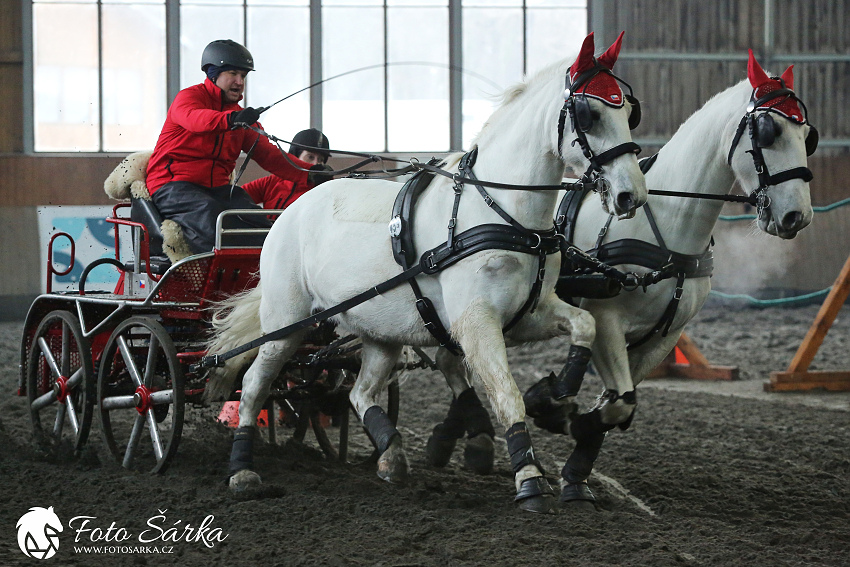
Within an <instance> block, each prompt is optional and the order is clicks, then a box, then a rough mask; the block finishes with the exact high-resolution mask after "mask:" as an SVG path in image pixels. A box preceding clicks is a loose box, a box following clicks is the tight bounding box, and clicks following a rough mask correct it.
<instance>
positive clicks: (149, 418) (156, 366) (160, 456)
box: [97, 317, 184, 473]
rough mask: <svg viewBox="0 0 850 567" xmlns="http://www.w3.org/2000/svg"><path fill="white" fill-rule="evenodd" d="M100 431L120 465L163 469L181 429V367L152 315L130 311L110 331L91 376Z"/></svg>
mask: <svg viewBox="0 0 850 567" xmlns="http://www.w3.org/2000/svg"><path fill="white" fill-rule="evenodd" d="M97 399H98V405H99V407H100V420H101V423H102V424H103V435H104V438H105V439H106V443H107V445H108V446H109V450H110V451H111V452H112V455H113V456H114V457H115V459H116V460H117V461H118V462H119V463H121V465H122V466H123V467H124V468H127V469H133V470H141V471H145V470H148V471H150V472H153V473H163V472H165V470H166V469H167V468H168V465H169V464H170V463H171V460H172V459H173V458H174V455H175V454H176V453H177V446H178V445H179V444H180V435H181V433H182V431H183V412H184V390H183V369H182V367H181V366H180V363H179V362H178V361H177V351H176V349H175V348H174V343H173V342H172V341H171V337H170V336H169V335H168V333H167V332H166V331H165V329H164V328H163V327H162V325H160V324H159V323H158V322H157V321H155V320H154V319H151V318H148V317H131V318H130V319H127V320H126V321H123V322H122V323H121V324H120V325H118V327H116V328H115V330H114V331H113V332H112V336H110V337H109V341H108V342H107V343H106V348H105V349H104V353H103V359H102V360H101V365H100V372H99V373H98V378H97Z"/></svg>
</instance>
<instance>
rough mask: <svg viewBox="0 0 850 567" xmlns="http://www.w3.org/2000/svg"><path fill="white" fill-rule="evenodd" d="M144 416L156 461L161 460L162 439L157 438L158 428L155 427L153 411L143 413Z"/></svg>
mask: <svg viewBox="0 0 850 567" xmlns="http://www.w3.org/2000/svg"><path fill="white" fill-rule="evenodd" d="M145 416H146V417H147V419H148V429H149V430H150V433H151V441H153V452H154V454H155V455H156V460H157V461H158V460H160V459H161V458H162V455H163V452H162V439H161V438H160V436H159V428H158V427H157V425H156V416H154V414H153V409H149V410H148V411H146V412H145Z"/></svg>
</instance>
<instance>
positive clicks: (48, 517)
mask: <svg viewBox="0 0 850 567" xmlns="http://www.w3.org/2000/svg"><path fill="white" fill-rule="evenodd" d="M16 527H17V528H18V546H20V548H21V551H23V552H24V554H25V555H26V556H27V557H32V558H34V559H48V558H50V557H53V556H54V555H56V552H57V551H59V532H61V531H62V522H60V521H59V518H58V517H57V516H56V513H55V512H54V511H53V506H51V507H50V508H40V507H38V506H36V507H34V508H30V511H29V512H27V513H26V514H24V515H23V516H21V519H20V520H18V525H17V526H16Z"/></svg>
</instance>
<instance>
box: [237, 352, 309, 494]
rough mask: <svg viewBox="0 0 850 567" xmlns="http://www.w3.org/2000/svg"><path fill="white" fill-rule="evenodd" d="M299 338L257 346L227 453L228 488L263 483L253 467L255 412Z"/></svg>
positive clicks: (245, 487) (266, 396)
mask: <svg viewBox="0 0 850 567" xmlns="http://www.w3.org/2000/svg"><path fill="white" fill-rule="evenodd" d="M299 342H300V340H299V339H298V338H294V337H290V338H287V339H284V340H280V341H272V342H268V343H265V344H264V345H262V346H260V351H259V354H258V355H257V358H256V360H254V362H253V363H252V364H251V367H250V368H249V369H248V371H247V372H246V373H245V376H244V378H243V379H242V396H241V398H240V402H239V427H238V428H237V429H236V432H235V433H234V435H233V447H232V449H231V453H230V482H229V484H230V489H231V490H233V491H234V492H241V491H243V490H247V489H248V488H250V487H253V486H258V485H260V484H262V481H261V479H260V475H258V474H257V473H255V472H254V471H253V470H251V469H252V467H253V462H254V459H253V443H254V437H255V435H256V429H257V428H256V424H257V416H258V415H259V414H260V410H261V409H262V407H263V404H264V403H265V401H266V398H268V396H269V389H270V387H271V384H272V382H274V379H275V378H277V376H278V374H280V370H281V368H283V365H284V364H285V363H286V361H287V360H288V359H289V357H290V356H292V353H293V352H295V349H296V348H297V347H298V344H299Z"/></svg>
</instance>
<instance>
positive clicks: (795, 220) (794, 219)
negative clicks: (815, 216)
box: [782, 211, 803, 230]
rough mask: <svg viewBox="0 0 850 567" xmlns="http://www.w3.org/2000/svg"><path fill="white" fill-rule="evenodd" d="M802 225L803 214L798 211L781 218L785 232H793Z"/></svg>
mask: <svg viewBox="0 0 850 567" xmlns="http://www.w3.org/2000/svg"><path fill="white" fill-rule="evenodd" d="M802 223H803V213H801V212H800V211H791V212H790V213H786V214H785V216H784V217H782V228H784V229H785V230H794V229H797V228H799V227H800V225H801V224H802Z"/></svg>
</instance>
